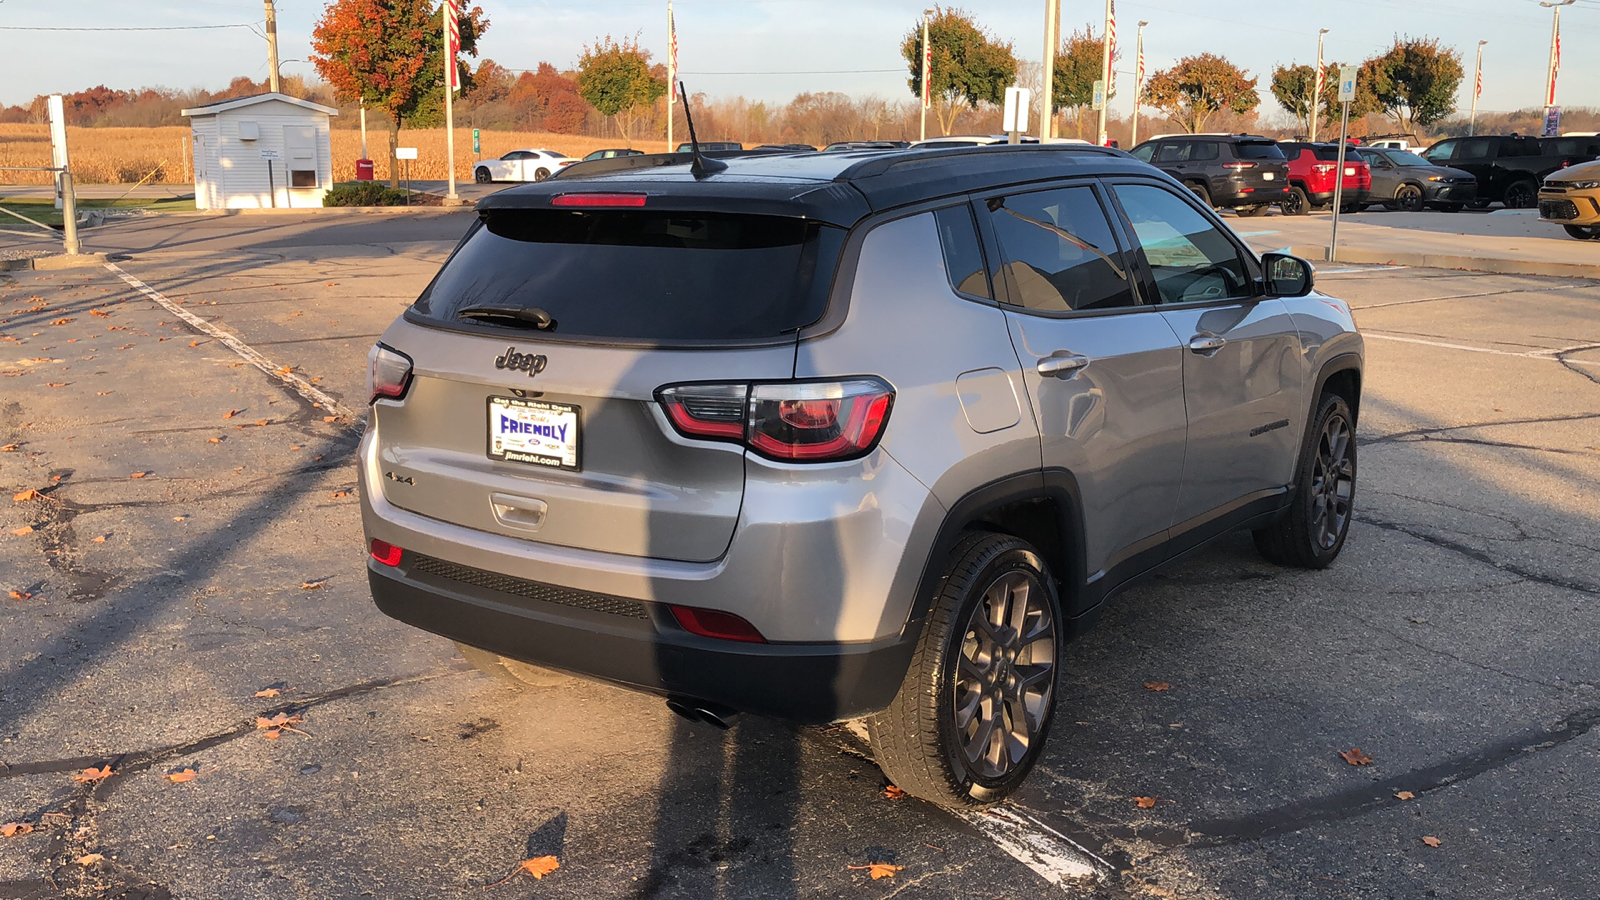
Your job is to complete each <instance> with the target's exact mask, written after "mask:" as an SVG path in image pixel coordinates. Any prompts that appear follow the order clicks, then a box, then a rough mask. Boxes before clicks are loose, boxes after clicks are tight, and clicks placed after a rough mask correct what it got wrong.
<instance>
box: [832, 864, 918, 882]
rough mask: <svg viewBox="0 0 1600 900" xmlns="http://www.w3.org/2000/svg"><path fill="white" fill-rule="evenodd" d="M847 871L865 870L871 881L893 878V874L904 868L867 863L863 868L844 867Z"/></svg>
mask: <svg viewBox="0 0 1600 900" xmlns="http://www.w3.org/2000/svg"><path fill="white" fill-rule="evenodd" d="M845 868H847V869H857V870H865V871H866V872H867V874H869V875H871V876H872V880H873V881H877V880H878V879H879V878H893V877H894V873H896V872H898V871H900V870H901V869H904V868H905V866H894V865H890V864H889V863H868V864H866V865H864V866H845Z"/></svg>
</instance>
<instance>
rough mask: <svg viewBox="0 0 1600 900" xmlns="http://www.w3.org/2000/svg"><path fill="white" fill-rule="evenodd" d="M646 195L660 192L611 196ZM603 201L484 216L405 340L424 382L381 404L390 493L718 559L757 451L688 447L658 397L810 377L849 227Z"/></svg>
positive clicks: (516, 525)
mask: <svg viewBox="0 0 1600 900" xmlns="http://www.w3.org/2000/svg"><path fill="white" fill-rule="evenodd" d="M589 196H601V195H589ZM631 198H637V202H638V203H640V204H642V203H643V202H644V201H645V196H644V195H643V194H637V195H616V196H614V197H612V201H614V202H618V203H623V204H632V203H634V202H635V201H634V200H633V199H631ZM593 202H600V203H602V204H603V203H604V202H605V201H604V200H601V201H593V200H591V201H586V208H570V209H566V208H564V209H555V208H550V207H544V208H527V209H524V208H495V209H486V210H483V211H481V212H480V221H479V223H478V224H477V225H475V226H474V227H473V230H472V231H471V232H470V233H469V234H468V236H467V237H466V238H465V239H464V240H463V242H462V244H461V246H460V247H459V248H458V249H457V250H456V252H455V253H454V254H453V255H452V256H451V258H450V259H449V261H448V262H446V264H445V266H444V268H443V269H442V270H441V271H440V272H439V274H438V275H437V276H436V277H435V279H434V281H433V283H432V284H431V285H430V286H429V287H428V289H427V290H426V291H425V292H424V293H423V295H422V297H421V298H420V299H419V300H418V301H417V302H416V304H415V305H414V306H413V307H412V308H411V309H410V310H408V311H407V313H406V314H405V317H404V318H405V322H403V323H397V325H396V326H395V328H393V329H391V331H390V332H389V333H388V335H387V336H386V341H387V343H388V344H390V345H391V346H392V347H393V349H394V350H397V351H400V352H402V353H404V354H406V355H408V356H410V357H411V359H412V361H413V374H412V378H411V383H410V385H409V387H408V388H407V389H406V393H405V395H404V397H403V398H402V399H400V400H380V401H378V402H377V403H376V404H375V405H374V410H375V422H376V434H375V439H376V441H377V444H378V452H379V454H380V455H379V459H380V465H381V466H382V468H383V471H384V475H383V481H382V484H381V485H380V487H381V489H382V490H383V491H384V495H385V497H386V498H387V499H388V500H389V501H390V502H391V503H393V504H395V505H396V506H398V507H401V508H403V509H407V510H410V511H412V512H415V513H419V514H421V515H424V516H430V517H433V518H436V519H441V520H444V521H448V522H451V523H455V524H459V525H463V526H466V527H469V528H475V529H479V530H482V531H487V532H493V533H496V534H502V535H509V536H514V537H520V538H524V539H526V540H529V541H535V542H541V543H548V544H555V545H560V546H564V547H576V548H582V549H587V550H596V551H602V552H607V553H618V554H627V555H631V556H640V557H654V558H663V559H674V560H688V561H707V560H713V559H716V558H718V557H719V556H721V555H722V554H723V552H724V551H725V550H726V548H727V546H728V544H729V541H730V540H731V537H732V534H733V529H734V526H735V524H736V522H737V521H738V517H739V510H740V505H741V502H742V499H743V493H744V453H743V449H742V448H741V447H740V445H738V444H737V443H715V442H707V441H694V442H691V441H687V440H684V439H682V438H680V437H678V436H677V434H676V433H675V432H674V430H673V428H672V427H671V425H670V424H669V423H668V421H667V419H666V418H665V415H664V413H663V412H662V410H661V409H660V407H659V405H658V404H657V402H656V399H655V394H656V391H657V389H659V388H661V387H663V386H665V385H669V384H673V383H680V382H684V381H697V382H707V381H757V380H764V379H787V378H790V377H792V375H793V373H794V358H795V334H796V332H797V331H798V330H799V329H800V328H802V327H804V326H806V325H808V324H811V323H812V322H814V321H816V320H817V319H818V318H819V317H820V316H821V314H822V312H823V308H824V307H825V305H826V301H827V293H828V288H829V284H830V282H831V279H832V274H833V270H834V265H835V262H836V260H837V257H838V251H839V247H840V246H841V244H842V235H843V229H840V228H835V227H832V226H827V225H822V224H819V223H817V222H816V221H815V220H808V219H806V218H804V217H801V216H793V217H788V216H782V215H767V214H763V215H751V214H735V213H719V212H697V211H685V210H681V209H672V210H665V209H663V210H652V209H649V208H647V207H639V206H620V207H616V208H609V207H605V206H604V205H602V206H600V207H590V206H587V204H588V203H593ZM735 415H737V410H735Z"/></svg>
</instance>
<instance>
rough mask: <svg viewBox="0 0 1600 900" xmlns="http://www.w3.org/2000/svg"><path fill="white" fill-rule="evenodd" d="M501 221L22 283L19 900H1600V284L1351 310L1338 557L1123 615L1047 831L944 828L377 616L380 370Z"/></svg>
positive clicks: (7, 425)
mask: <svg viewBox="0 0 1600 900" xmlns="http://www.w3.org/2000/svg"><path fill="white" fill-rule="evenodd" d="M470 215H471V213H470V212H444V211H440V212H427V213H413V214H408V215H404V216H366V215H358V214H310V215H306V216H304V217H300V216H289V215H280V216H270V217H267V216H261V217H237V218H225V219H217V218H193V219H163V220H141V221H137V222H130V223H126V224H120V225H115V226H108V227H106V228H102V229H96V230H95V231H94V232H92V233H91V234H89V235H87V236H86V239H87V240H88V241H90V243H91V248H92V249H96V250H107V251H113V252H120V253H124V254H126V256H127V258H126V259H121V260H118V261H115V262H114V266H115V267H116V268H115V269H111V268H86V269H75V270H68V271H61V272H16V273H4V274H0V334H3V335H4V337H3V338H0V376H3V377H0V487H3V488H4V489H5V492H6V495H7V497H9V496H10V495H13V494H15V495H18V497H19V498H20V499H17V500H14V501H13V500H8V499H7V497H0V623H3V627H0V665H3V667H4V670H3V675H0V741H3V742H0V823H21V824H22V825H26V826H31V831H26V830H24V829H22V828H18V829H15V831H16V833H15V834H13V835H12V836H9V837H0V897H3V898H34V897H40V898H42V897H56V896H72V897H116V898H129V900H132V898H166V897H174V898H186V900H187V898H196V900H199V898H218V900H221V898H228V900H232V898H255V897H262V898H265V897H272V898H283V897H308V898H329V897H340V898H342V897H363V896H372V897H408V898H409V897H419V898H420V897H429V898H432V897H457V896H487V897H573V898H576V897H583V898H594V897H628V898H646V897H713V896H715V897H729V898H745V897H773V898H785V897H836V896H849V897H854V896H868V897H886V896H894V895H900V896H904V897H974V898H1002V897H1003V898H1012V897H1016V898H1021V897H1045V896H1064V897H1079V898H1088V897H1096V898H1144V897H1152V898H1179V897H1181V898H1213V897H1215V898H1260V900H1279V898H1286V897H1296V898H1304V897H1335V898H1415V897H1463V898H1481V897H1502V896H1503V897H1512V896H1515V897H1523V898H1572V897H1584V896H1596V895H1600V874H1597V873H1596V872H1595V870H1594V867H1593V863H1592V861H1593V860H1594V859H1596V858H1600V834H1597V833H1596V831H1595V829H1594V826H1593V810H1595V809H1596V808H1600V734H1596V732H1595V726H1596V724H1600V692H1597V691H1596V683H1597V681H1600V657H1597V656H1596V654H1595V652H1594V650H1593V638H1592V635H1593V634H1594V633H1595V632H1596V631H1597V629H1600V608H1597V606H1596V602H1597V600H1600V567H1597V566H1596V564H1595V559H1596V555H1597V554H1600V511H1597V510H1596V507H1595V495H1596V491H1597V487H1600V282H1595V281H1581V280H1572V279H1552V278H1539V277H1531V276H1506V275H1484V274H1472V273H1465V272H1453V271H1443V270H1430V269H1406V268H1395V267H1388V268H1383V267H1359V266H1339V265H1337V264H1328V265H1325V266H1323V267H1322V268H1323V271H1322V273H1321V275H1320V276H1319V279H1320V280H1319V284H1320V286H1321V287H1322V289H1323V290H1325V291H1326V292H1328V293H1331V294H1334V295H1336V296H1339V297H1342V298H1344V299H1346V300H1348V301H1349V302H1350V303H1351V304H1352V305H1354V306H1355V307H1356V308H1357V318H1358V322H1359V323H1360V325H1361V326H1362V328H1363V330H1364V331H1365V332H1366V334H1367V336H1368V354H1369V357H1368V369H1367V380H1366V386H1365V397H1364V401H1363V404H1362V410H1361V421H1360V429H1359V433H1360V437H1361V448H1360V453H1361V472H1360V478H1359V486H1358V495H1357V505H1358V515H1357V520H1356V523H1355V524H1354V525H1353V527H1352V532H1351V537H1350V539H1349V544H1348V545H1347V547H1346V550H1345V553H1344V556H1343V557H1342V558H1341V559H1340V560H1339V562H1338V563H1336V564H1335V566H1334V567H1333V568H1331V569H1329V570H1327V571H1324V572H1315V573H1308V572H1298V571H1294V572H1291V571H1287V570H1279V569H1275V568H1273V567H1271V566H1269V565H1267V564H1265V563H1263V562H1262V561H1260V560H1259V558H1258V557H1257V556H1256V555H1255V552H1254V550H1253V547H1252V546H1251V543H1250V541H1249V539H1248V536H1233V537H1229V538H1225V539H1223V540H1220V541H1218V542H1216V543H1214V544H1212V545H1210V546H1208V547H1206V548H1204V549H1203V550H1201V551H1200V552H1197V553H1195V554H1194V555H1192V556H1190V557H1188V558H1186V559H1184V560H1181V561H1179V562H1176V563H1173V564H1170V565H1168V566H1167V567H1165V568H1164V569H1162V570H1160V571H1159V572H1158V573H1156V574H1155V575H1154V576H1153V577H1151V578H1149V579H1148V580H1146V581H1145V582H1143V583H1142V584H1140V585H1139V586H1137V587H1135V588H1133V589H1132V590H1130V591H1128V592H1127V593H1125V594H1123V595H1122V596H1121V597H1120V598H1118V599H1117V600H1116V601H1115V603H1114V606H1113V608H1112V609H1111V610H1110V611H1109V612H1108V613H1107V615H1106V616H1105V617H1104V619H1103V620H1102V622H1101V624H1100V627H1099V628H1098V629H1097V630H1096V631H1095V632H1093V633H1091V634H1090V635H1088V636H1087V637H1085V638H1083V639H1081V640H1080V641H1078V642H1076V643H1074V644H1073V645H1071V646H1070V647H1069V648H1068V651H1067V654H1066V656H1065V664H1064V666H1063V672H1062V675H1061V682H1060V684H1059V686H1058V690H1059V692H1060V693H1059V696H1060V698H1061V702H1062V704H1063V705H1062V707H1061V712H1060V714H1059V716H1058V719H1057V724H1056V727H1055V731H1054V734H1053V735H1052V739H1051V744H1050V746H1049V749H1048V752H1047V755H1046V757H1045V759H1044V762H1043V763H1042V764H1041V765H1040V766H1039V768H1038V769H1036V770H1035V772H1034V774H1033V775H1032V776H1031V778H1030V780H1029V782H1028V783H1027V784H1026V786H1025V788H1024V789H1023V791H1022V792H1021V793H1020V794H1019V795H1018V796H1017V798H1016V801H1015V804H1014V805H1013V806H1011V807H1010V808H1008V810H1007V811H1006V813H1005V814H1004V815H1003V816H1001V817H996V816H983V815H973V816H967V817H958V816H954V815H951V814H949V813H946V812H943V811H941V810H938V809H936V808H933V807H930V806H927V805H924V804H922V803H920V802H919V801H915V800H911V799H898V800H896V799H889V798H887V797H885V796H884V795H883V794H882V793H881V791H882V790H883V788H884V787H885V786H886V785H885V782H884V781H883V778H882V776H881V774H880V773H879V772H878V770H877V769H876V767H875V766H873V764H872V763H871V762H870V760H869V758H868V757H867V756H866V753H865V749H864V747H863V746H862V745H861V744H860V743H859V740H858V739H857V738H856V737H855V736H854V735H853V734H852V733H851V731H850V730H849V729H847V728H833V729H824V728H803V729H801V728H791V727H787V726H784V725H781V724H778V723H773V722H768V721H763V720H758V719H749V718H746V719H743V720H741V721H740V722H739V723H738V724H737V725H736V726H735V728H734V729H733V730H731V731H728V732H718V731H714V730H712V729H711V728H710V727H709V726H704V725H692V724H689V723H686V722H684V721H682V720H680V719H678V718H677V717H676V716H674V715H673V714H671V713H670V712H669V711H668V710H667V709H666V708H665V706H664V705H663V704H661V703H660V702H659V701H658V700H655V699H652V698H648V697H644V696H640V695H635V694H631V693H627V692H624V691H621V690H618V689H614V688H610V687H606V686H601V685H594V684H588V683H584V682H580V681H576V680H568V681H564V682H562V683H560V684H557V685H553V686H549V687H542V688H530V689H526V690H522V691H517V690H514V689H512V688H510V687H508V686H506V685H504V684H502V683H500V682H497V681H495V680H493V679H491V678H489V677H487V676H484V675H482V674H479V673H478V672H476V671H475V670H473V669H471V668H470V667H469V666H467V665H466V663H465V662H464V661H463V660H461V659H460V658H459V657H457V655H456V652H455V649H454V647H453V646H452V645H451V644H450V643H449V642H448V641H445V640H443V639H440V638H435V637H432V636H429V635H426V634H422V633H420V632H416V631H414V630H411V629H409V628H406V627H404V626H401V625H399V624H398V623H395V622H392V621H390V620H388V619H386V618H384V617H383V616H382V615H380V614H379V613H378V612H377V611H376V609H375V608H374V607H373V606H372V604H371V602H370V600H369V599H368V597H367V593H366V583H365V575H364V570H363V566H364V551H363V548H362V546H361V533H360V521H359V514H358V507H357V501H356V498H355V496H354V493H353V491H354V477H355V475H354V471H353V466H352V451H353V448H354V446H355V442H356V440H357V439H358V429H359V424H360V423H359V416H360V413H359V410H360V409H361V407H362V405H363V401H364V399H365V398H364V397H363V396H362V389H363V370H364V365H365V354H366V350H367V348H368V346H369V345H370V344H371V342H372V341H373V340H374V339H375V338H376V336H377V335H378V333H379V332H380V331H381V330H382V329H383V328H384V327H385V326H386V325H387V323H388V322H389V321H390V320H391V319H392V318H393V317H394V316H395V315H396V314H397V313H398V312H399V311H400V310H401V309H402V308H403V307H404V305H405V304H406V303H408V302H409V301H410V300H411V299H412V298H413V297H414V296H415V295H416V293H417V292H418V290H420V288H421V287H422V286H423V285H424V284H425V283H426V282H427V280H428V279H429V278H430V277H431V275H432V273H433V271H434V270H435V268H436V267H437V266H438V264H439V263H440V262H441V261H442V260H443V258H444V256H445V255H446V254H447V253H448V252H449V250H450V248H451V246H452V245H453V244H454V241H455V239H456V238H457V237H458V236H459V234H460V233H461V232H462V231H463V229H464V227H465V224H466V222H467V221H468V216H470ZM1230 221H1231V220H1230ZM1233 224H1235V226H1236V227H1241V223H1238V222H1235V223H1233ZM124 276H126V277H124ZM141 286H142V288H141ZM182 313H187V314H188V316H191V317H193V319H194V320H195V321H199V322H202V323H205V324H204V325H203V326H197V325H195V324H192V323H191V321H190V320H189V319H186V318H185V317H184V316H183V315H182ZM219 334H224V335H226V336H228V338H229V340H224V339H223V338H222V337H219ZM235 338H236V342H235V341H234V340H233V339H235ZM235 344H236V345H235ZM240 347H246V348H248V349H250V350H252V351H253V352H254V353H256V354H259V360H258V361H259V365H257V364H255V363H253V362H252V361H250V360H247V359H246V357H245V356H243V355H241V350H240V349H239V348H240ZM35 491H36V492H37V494H30V493H29V492H35ZM1147 683H1148V684H1157V683H1164V684H1165V685H1167V687H1166V689H1164V690H1152V689H1149V688H1147V687H1146V685H1147ZM279 714H284V715H289V716H298V717H299V718H298V719H297V720H289V724H291V725H292V728H293V730H288V731H281V732H279V733H278V736H277V738H276V739H269V737H268V735H267V730H266V729H263V728H259V727H258V724H259V723H258V717H267V718H269V719H270V718H271V717H273V716H276V715H279ZM1354 748H1360V749H1361V751H1362V755H1364V756H1366V757H1368V758H1370V762H1369V763H1368V764H1365V765H1360V766H1356V765H1352V764H1350V763H1348V762H1346V760H1345V759H1344V758H1343V757H1341V756H1340V753H1341V751H1345V752H1348V751H1351V750H1353V749H1354ZM1356 758H1359V757H1356ZM105 766H109V768H110V772H111V774H110V775H109V776H106V777H103V778H98V779H91V778H90V776H87V775H85V774H84V770H85V769H89V768H91V767H93V768H95V769H96V771H97V773H99V772H103V771H104V770H103V769H101V768H100V767H105ZM184 773H193V774H192V775H186V774H184ZM172 775H176V776H177V779H176V780H174V779H173V778H171V777H169V776H172ZM75 776H78V777H81V778H84V779H86V780H83V781H80V780H77V778H75ZM1136 798H1149V799H1150V800H1153V804H1143V805H1142V804H1141V803H1140V802H1138V801H1137V800H1136ZM1424 838H1432V839H1436V842H1437V846H1430V843H1428V842H1425V841H1424ZM544 854H553V855H556V856H557V857H558V858H559V860H560V868H559V869H558V870H557V871H555V872H553V873H551V874H550V875H549V876H547V877H545V878H544V879H543V880H540V881H537V882H535V881H534V880H532V879H531V878H528V877H527V876H524V875H520V874H518V875H516V877H515V878H513V879H512V880H511V881H510V882H508V883H506V884H503V885H500V886H496V887H491V888H488V889H487V890H485V889H484V886H486V885H490V884H492V883H494V882H497V881H499V880H501V879H502V878H504V877H505V876H506V875H507V874H508V873H513V872H514V869H515V867H516V865H517V863H518V861H519V860H522V859H524V858H528V857H533V856H539V855H544ZM874 862H886V863H891V864H893V865H896V866H900V867H902V868H901V869H900V870H899V871H898V872H897V873H896V874H895V875H894V877H892V878H884V879H881V880H873V879H872V878H870V877H869V873H868V871H867V870H866V869H863V868H852V867H861V866H866V865H868V864H870V863H874Z"/></svg>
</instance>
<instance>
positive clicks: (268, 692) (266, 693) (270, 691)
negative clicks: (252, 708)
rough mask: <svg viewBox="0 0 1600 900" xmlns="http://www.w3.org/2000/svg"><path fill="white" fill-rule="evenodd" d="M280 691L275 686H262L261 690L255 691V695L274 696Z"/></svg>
mask: <svg viewBox="0 0 1600 900" xmlns="http://www.w3.org/2000/svg"><path fill="white" fill-rule="evenodd" d="M281 693H283V692H282V691H280V690H278V689H277V688H262V689H261V690H259V691H256V694H255V695H256V696H257V697H276V696H278V695H279V694H281Z"/></svg>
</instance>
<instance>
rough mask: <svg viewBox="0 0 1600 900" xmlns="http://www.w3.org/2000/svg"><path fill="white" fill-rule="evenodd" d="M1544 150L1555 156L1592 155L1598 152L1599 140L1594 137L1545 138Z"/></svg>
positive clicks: (1599, 149)
mask: <svg viewBox="0 0 1600 900" xmlns="http://www.w3.org/2000/svg"><path fill="white" fill-rule="evenodd" d="M1543 143H1544V145H1545V152H1546V153H1551V154H1554V155H1556V156H1594V155H1595V154H1597V153H1600V146H1597V144H1600V142H1597V141H1596V140H1595V139H1594V138H1561V139H1560V140H1554V141H1552V140H1546V141H1544V142H1543Z"/></svg>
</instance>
